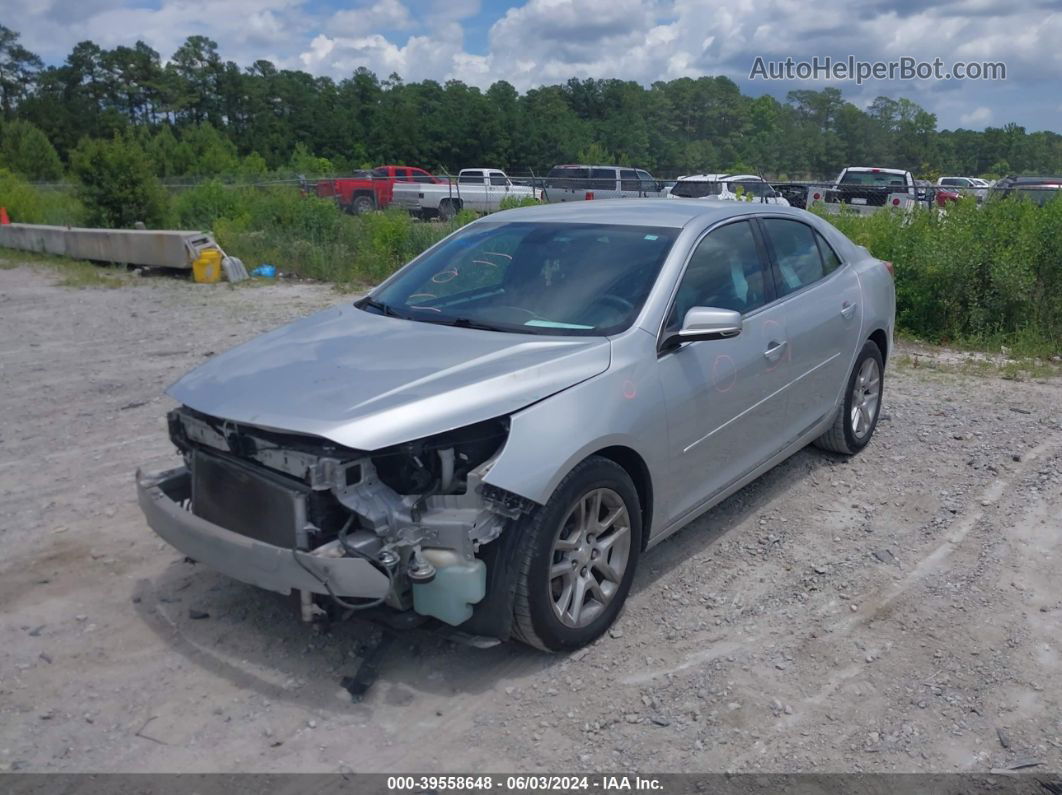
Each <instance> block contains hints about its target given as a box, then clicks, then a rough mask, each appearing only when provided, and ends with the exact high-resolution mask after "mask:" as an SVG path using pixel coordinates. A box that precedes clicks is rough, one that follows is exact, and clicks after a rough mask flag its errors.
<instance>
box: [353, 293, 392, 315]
mask: <svg viewBox="0 0 1062 795" xmlns="http://www.w3.org/2000/svg"><path fill="white" fill-rule="evenodd" d="M355 306H356V307H358V309H364V308H365V307H369V308H371V309H375V310H377V311H379V312H380V313H381V314H384V315H387V316H388V317H402V316H401V315H400V314H398V313H397V312H396V311H395V310H393V309H392V308H391V307H390V306H388V305H387V304H385V303H384V302H383V301H377V300H376V299H375V298H372V297H370V296H366V297H365V298H362V299H361V300H360V301H358V302H357V303H356V304H355Z"/></svg>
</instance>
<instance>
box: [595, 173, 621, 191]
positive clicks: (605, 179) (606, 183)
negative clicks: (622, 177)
mask: <svg viewBox="0 0 1062 795" xmlns="http://www.w3.org/2000/svg"><path fill="white" fill-rule="evenodd" d="M590 188H591V190H593V189H597V190H615V189H616V169H614V168H592V169H590Z"/></svg>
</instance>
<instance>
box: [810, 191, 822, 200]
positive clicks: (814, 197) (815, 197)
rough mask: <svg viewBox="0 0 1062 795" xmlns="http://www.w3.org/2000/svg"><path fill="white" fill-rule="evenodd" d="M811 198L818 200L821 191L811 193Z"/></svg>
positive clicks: (820, 196)
mask: <svg viewBox="0 0 1062 795" xmlns="http://www.w3.org/2000/svg"><path fill="white" fill-rule="evenodd" d="M811 198H812V199H814V200H815V201H818V200H819V199H821V198H822V194H821V193H815V194H813V195H812V197H811Z"/></svg>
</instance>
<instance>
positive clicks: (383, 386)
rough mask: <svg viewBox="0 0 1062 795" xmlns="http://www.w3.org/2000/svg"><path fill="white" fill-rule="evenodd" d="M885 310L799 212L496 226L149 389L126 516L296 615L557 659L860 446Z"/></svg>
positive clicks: (658, 212) (850, 249) (873, 272)
mask: <svg viewBox="0 0 1062 795" xmlns="http://www.w3.org/2000/svg"><path fill="white" fill-rule="evenodd" d="M894 314H895V294H894V289H893V279H892V266H891V265H890V264H889V263H887V262H882V261H881V260H878V259H875V258H873V257H872V256H870V255H869V254H868V253H867V251H866V250H865V249H863V248H861V247H859V246H856V245H854V244H853V243H852V242H851V241H849V240H848V239H847V238H845V237H844V236H843V235H842V234H841V233H840V232H838V231H837V230H836V229H835V228H834V227H833V226H831V225H830V224H829V223H827V222H825V221H824V220H822V219H820V218H818V217H816V216H814V215H811V214H809V213H807V212H805V211H803V210H798V209H793V208H786V207H777V206H769V205H762V204H741V203H706V202H700V201H696V200H674V201H666V202H663V201H659V200H615V201H593V202H581V203H577V204H563V205H546V206H540V207H533V208H522V209H517V210H511V211H507V212H501V213H497V214H494V215H491V216H488V217H486V218H483V219H481V220H479V221H476V222H475V223H472V224H470V225H468V226H466V227H464V228H462V229H460V230H458V231H457V232H455V233H454V234H452V235H450V236H449V237H448V238H446V239H445V240H443V241H441V242H440V243H438V244H437V245H435V246H434V247H432V248H430V249H428V250H427V251H425V252H424V253H423V254H421V255H420V256H419V257H417V258H416V259H414V260H413V261H412V262H410V263H409V264H408V265H406V266H405V267H404V268H402V269H401V270H399V271H398V272H397V273H395V274H394V275H393V276H392V277H391V278H389V279H388V280H387V281H385V282H384V283H383V284H381V285H380V286H379V287H377V288H376V289H375V290H373V291H372V292H371V293H370V294H369V295H368V296H367V297H365V298H363V299H361V300H358V301H356V302H353V303H344V304H341V305H338V306H336V307H333V308H331V309H328V310H325V311H323V312H320V313H318V314H315V315H313V316H310V317H307V318H304V319H302V320H299V321H297V322H295V323H292V324H291V325H288V326H285V327H283V328H280V329H277V330H275V331H272V332H270V333H268V334H265V335H263V336H261V337H259V338H257V339H255V340H253V341H251V342H249V343H247V344H245V345H242V346H240V347H237V348H235V349H233V350H230V351H228V352H227V353H224V354H222V355H220V356H217V357H215V358H213V359H211V360H210V361H208V362H206V363H205V364H203V365H201V366H200V367H198V368H197V369H195V370H193V371H192V372H190V373H189V374H188V375H186V376H185V377H184V378H182V379H181V380H180V381H178V382H177V383H176V384H175V385H173V386H172V387H171V388H170V390H169V394H170V395H171V396H172V397H174V398H175V399H176V400H177V401H178V402H179V403H180V404H181V405H180V407H179V408H177V409H175V410H174V411H172V412H171V413H170V415H169V418H168V419H169V432H170V436H171V438H172V440H173V442H174V443H175V445H176V447H177V448H178V450H179V451H180V452H181V454H182V455H183V457H184V466H181V467H179V468H177V469H173V470H169V471H167V472H161V473H145V472H140V473H138V477H137V481H138V490H139V499H140V504H141V506H142V508H143V510H144V512H145V514H146V516H147V520H148V522H149V524H150V525H151V526H152V527H153V528H154V529H155V531H156V532H157V533H158V534H159V535H161V536H162V537H163V538H165V539H166V540H167V541H169V542H170V543H171V544H172V545H173V546H175V547H176V548H177V549H179V550H181V551H182V552H184V553H185V554H187V555H189V556H190V557H192V558H194V559H197V560H200V561H203V562H204V563H206V564H208V565H210V566H213V567H214V568H216V569H218V570H220V571H222V572H224V573H226V574H228V575H230V576H232V577H234V578H236V579H238V580H241V581H243V582H246V583H250V584H253V585H256V586H259V587H262V588H266V589H270V590H273V591H278V592H281V593H290V592H293V591H294V592H297V594H298V595H299V598H300V604H301V608H302V614H303V617H304V618H305V619H307V620H314V619H315V618H316V617H318V616H321V615H324V614H327V613H329V612H332V611H342V612H344V614H346V613H347V612H349V611H353V610H358V611H367V612H368V613H370V614H372V615H374V616H376V617H377V618H381V619H389V620H392V621H394V620H396V619H400V620H402V621H403V622H404V623H407V624H409V623H416V622H420V621H432V620H434V621H438V622H442V623H444V624H448V625H451V626H454V627H458V628H460V630H461V631H463V632H465V633H468V634H471V635H476V636H487V637H491V638H501V639H507V638H510V637H514V638H517V639H519V640H522V641H524V642H526V643H528V644H531V645H533V646H536V647H539V648H542V649H548V650H564V649H573V648H576V647H578V646H581V645H583V644H586V643H589V642H590V641H592V640H594V638H596V637H597V636H599V635H600V634H601V633H602V632H604V631H605V629H607V628H608V626H609V625H610V624H611V623H612V622H613V621H614V620H615V619H616V616H617V614H618V613H619V611H620V609H621V608H622V606H623V603H624V600H625V599H626V598H627V594H628V592H629V591H630V587H631V582H632V579H633V578H634V575H635V570H636V568H637V565H638V560H639V557H640V555H641V554H642V553H643V552H644V551H645V550H646V549H647V548H648V547H650V546H652V545H654V544H656V543H658V542H660V541H661V540H662V539H664V538H666V537H667V536H668V535H670V534H671V533H673V532H675V531H676V530H678V529H680V528H681V527H682V526H683V525H685V524H687V523H688V522H690V520H691V519H693V518H694V517H696V516H697V515H698V514H700V513H702V512H704V511H706V510H707V509H709V508H710V507H711V506H713V505H714V504H716V503H718V502H719V501H720V500H722V499H723V498H725V497H726V496H727V495H729V494H731V493H733V492H734V491H737V490H738V489H740V488H741V487H742V486H744V485H745V484H747V483H749V482H750V481H751V480H753V479H754V478H756V477H758V476H759V475H761V474H762V473H764V472H766V471H767V470H768V469H770V468H771V467H773V466H775V465H776V464H778V463H779V462H780V461H782V460H784V459H785V458H786V457H788V456H790V455H792V454H793V453H795V452H796V451H798V450H800V449H801V448H802V447H804V446H805V445H807V444H808V443H810V442H814V443H815V444H817V445H818V446H820V447H822V448H825V449H826V450H829V451H832V452H834V453H839V454H842V455H851V454H854V453H858V452H859V451H860V450H861V449H862V448H863V447H864V446H866V445H867V443H868V442H869V441H870V439H871V436H872V435H873V433H874V427H875V425H876V423H877V421H878V413H879V408H880V406H881V396H882V385H883V372H884V366H885V362H886V360H887V359H888V356H889V352H890V349H891V345H892V335H893V323H894Z"/></svg>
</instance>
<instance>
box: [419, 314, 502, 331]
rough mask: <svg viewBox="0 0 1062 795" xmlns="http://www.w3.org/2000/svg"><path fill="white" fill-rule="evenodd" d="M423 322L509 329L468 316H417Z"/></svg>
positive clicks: (476, 327) (486, 328)
mask: <svg viewBox="0 0 1062 795" xmlns="http://www.w3.org/2000/svg"><path fill="white" fill-rule="evenodd" d="M414 319H415V320H418V321H420V322H422V323H436V324H438V325H440V326H456V327H457V328H474V329H479V330H481V331H508V329H504V328H500V327H498V326H492V325H491V324H490V323H484V322H482V321H480V320H472V318H468V317H446V316H443V317H439V318H432V317H417V318H414Z"/></svg>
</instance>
